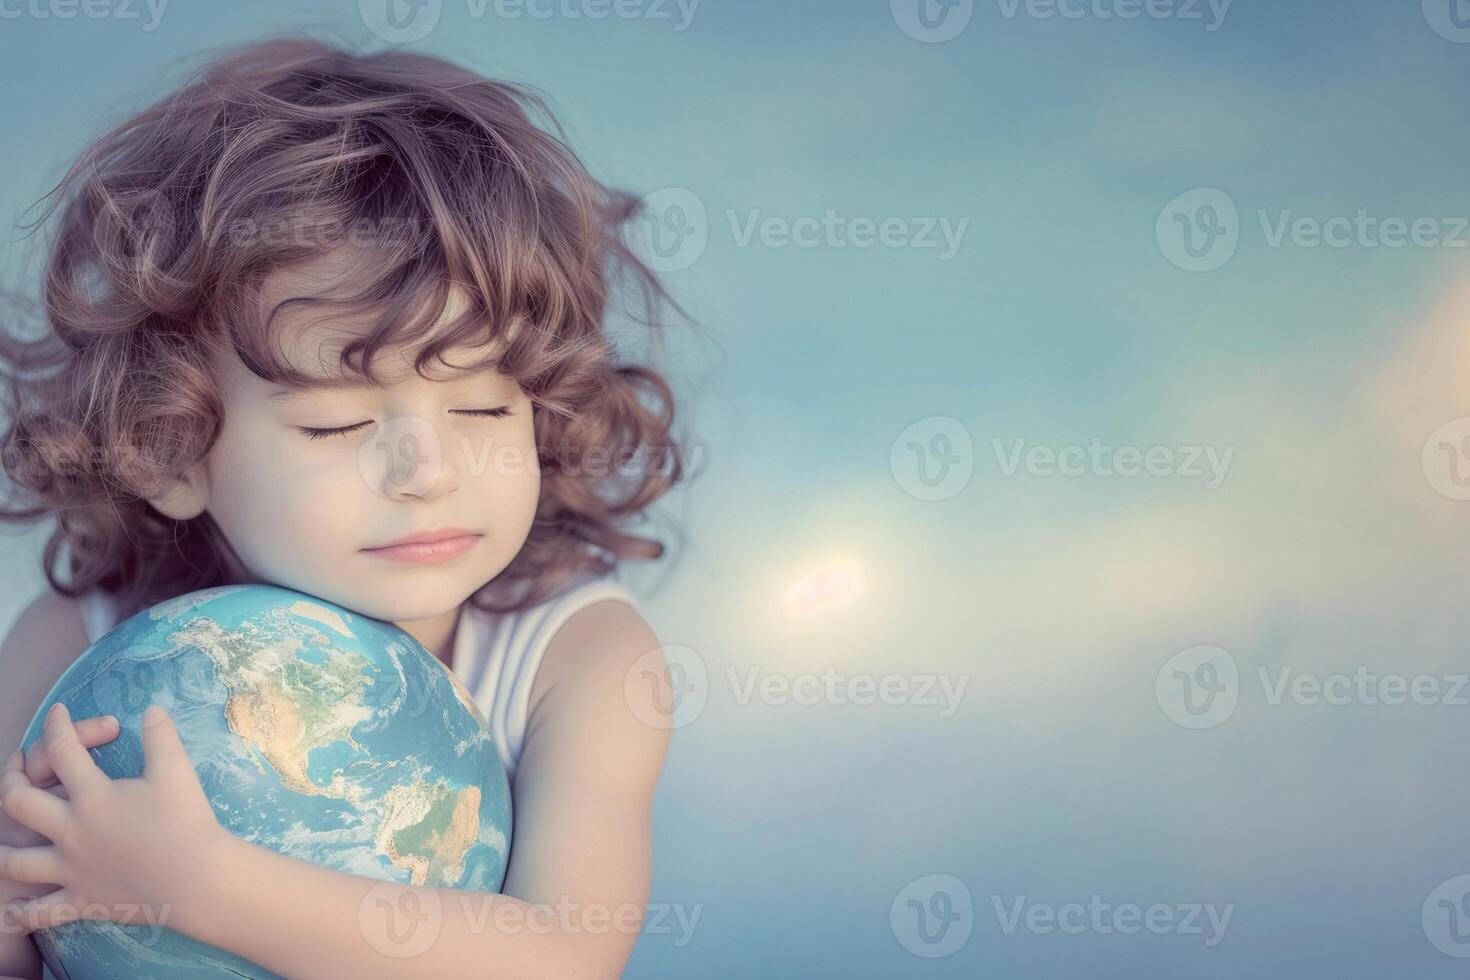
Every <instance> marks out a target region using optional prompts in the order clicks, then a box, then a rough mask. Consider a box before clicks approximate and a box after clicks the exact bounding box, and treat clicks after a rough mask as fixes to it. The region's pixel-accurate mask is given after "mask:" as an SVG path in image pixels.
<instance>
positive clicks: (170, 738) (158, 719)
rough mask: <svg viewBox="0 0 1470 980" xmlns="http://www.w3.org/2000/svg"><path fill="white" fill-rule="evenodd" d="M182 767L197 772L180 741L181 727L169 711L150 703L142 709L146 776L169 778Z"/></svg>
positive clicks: (150, 777)
mask: <svg viewBox="0 0 1470 980" xmlns="http://www.w3.org/2000/svg"><path fill="white" fill-rule="evenodd" d="M181 768H182V769H187V770H189V774H190V775H191V776H192V775H193V773H194V764H193V763H192V762H190V761H189V753H188V752H187V751H185V750H184V743H183V742H181V741H179V730H178V729H177V728H175V727H174V720H173V719H172V718H170V717H169V716H168V712H167V711H164V710H163V709H162V708H161V707H159V706H158V705H156V704H150V705H149V706H148V710H146V711H144V712H143V778H144V779H159V778H163V779H167V778H169V775H170V774H171V773H176V772H179V771H180V769H181Z"/></svg>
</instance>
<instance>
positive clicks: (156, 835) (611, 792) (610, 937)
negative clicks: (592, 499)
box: [0, 603, 669, 980]
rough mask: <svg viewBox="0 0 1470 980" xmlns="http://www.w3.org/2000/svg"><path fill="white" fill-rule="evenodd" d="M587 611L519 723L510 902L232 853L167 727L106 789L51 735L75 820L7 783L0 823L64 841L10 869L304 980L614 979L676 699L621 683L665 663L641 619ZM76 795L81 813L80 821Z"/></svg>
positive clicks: (42, 913) (632, 918)
mask: <svg viewBox="0 0 1470 980" xmlns="http://www.w3.org/2000/svg"><path fill="white" fill-rule="evenodd" d="M586 612H587V614H588V615H586V616H585V617H584V616H581V615H579V616H578V617H577V619H579V620H580V622H579V626H581V627H585V628H586V631H585V632H583V633H579V634H578V636H579V637H580V647H579V648H578V649H577V652H576V653H570V651H568V652H569V655H570V656H571V657H572V658H573V661H572V662H569V663H568V665H567V669H566V670H565V672H564V674H563V675H562V676H561V679H560V680H558V681H557V683H556V684H555V685H554V686H553V687H552V688H550V689H549V690H548V692H547V693H546V694H545V696H544V697H543V698H542V700H541V702H540V703H539V704H538V706H537V708H536V711H535V713H534V714H533V717H532V718H531V719H530V724H529V727H528V731H527V738H526V743H525V747H524V750H523V754H522V758H521V764H520V768H519V770H518V771H517V774H516V787H515V788H516V794H515V806H516V810H515V817H514V820H515V839H514V844H513V853H512V861H511V865H510V869H509V873H508V875H507V878H506V886H505V892H506V894H504V895H492V894H487V893H480V892H469V891H461V890H457V889H431V888H417V887H413V886H408V885H398V884H393V883H387V882H375V881H373V880H371V879H368V878H364V877H361V876H357V875H350V874H345V873H342V872H338V871H333V870H329V869H326V868H322V867H320V866H317V865H313V864H309V863H306V862H304V861H298V860H296V859H294V858H289V857H285V856H283V855H280V854H278V853H276V852H274V851H271V850H268V849H265V848H262V847H259V846H257V845H253V844H248V843H246V842H244V841H242V840H240V839H239V838H236V837H233V836H232V835H230V834H228V833H227V832H225V831H224V830H223V829H222V828H220V827H219V825H218V824H217V823H216V822H214V820H213V812H212V811H211V810H209V808H208V803H207V801H206V800H204V799H203V793H202V790H201V789H199V787H198V781H197V778H194V777H193V769H192V767H191V766H190V765H189V763H188V759H187V756H185V755H184V753H183V747H182V745H180V744H178V742H177V734H176V732H175V731H174V729H173V726H172V723H171V722H169V721H168V720H167V719H166V717H165V718H163V719H162V721H161V722H160V723H158V724H149V725H146V726H145V729H144V742H145V748H146V749H149V750H151V753H150V754H149V760H150V761H149V764H148V765H149V766H151V768H148V769H145V773H144V777H143V778H142V779H137V780H116V781H111V780H107V778H106V776H105V775H104V774H102V773H101V772H100V770H95V766H94V765H93V764H92V763H91V760H90V758H89V757H88V756H87V754H86V752H85V750H84V749H81V748H80V746H79V745H78V744H77V743H76V741H75V730H74V729H73V727H72V726H71V725H69V724H65V723H58V722H56V721H55V720H54V719H53V720H50V721H48V727H47V736H46V737H47V744H48V750H49V751H50V753H51V756H52V760H53V764H54V765H55V766H56V769H57V771H58V772H59V773H60V774H61V776H62V779H63V782H68V785H70V782H69V780H72V779H74V780H76V781H77V782H78V783H79V784H80V786H81V789H79V790H78V789H75V788H73V790H72V792H73V804H74V806H73V808H72V809H73V810H74V811H75V812H70V813H69V814H68V815H67V816H66V817H65V818H64V817H63V816H62V815H61V814H60V812H59V811H56V810H54V808H49V807H43V806H42V805H41V802H40V801H39V800H37V799H36V798H35V797H34V796H31V795H30V794H31V793H35V792H40V791H38V790H30V788H29V787H19V788H12V787H11V785H10V784H13V783H14V782H15V777H14V776H13V775H12V773H13V770H11V771H10V772H7V774H6V777H5V778H6V780H8V781H9V783H8V784H6V785H7V788H5V789H4V790H3V792H0V797H3V799H4V800H5V805H6V807H7V808H10V807H11V806H12V803H13V802H15V801H13V800H12V797H19V798H21V799H20V800H19V801H18V803H19V806H18V809H20V810H21V813H19V814H18V816H19V817H20V818H21V819H22V820H23V821H25V822H27V823H29V821H28V820H26V817H27V816H28V815H34V816H36V818H37V819H38V820H39V821H40V822H42V823H43V824H47V823H48V822H49V825H51V826H52V827H53V829H54V830H55V831H56V832H57V833H58V834H59V835H61V837H62V838H65V839H67V840H69V841H70V844H69V845H68V847H63V848H61V849H60V851H61V852H60V853H54V854H50V855H46V856H36V857H35V858H33V859H28V860H24V861H16V862H13V863H14V864H15V865H18V866H19V870H21V871H23V872H24V873H25V875H32V874H49V875H50V877H45V878H44V879H43V880H45V881H54V882H58V883H61V884H63V885H64V893H63V894H62V900H66V901H70V902H72V903H74V904H76V905H83V906H84V905H86V904H87V903H88V902H89V901H95V902H99V903H101V904H102V905H104V906H111V907H121V906H123V905H126V904H128V903H129V902H134V903H136V902H145V903H151V904H153V905H154V906H155V907H158V906H168V907H170V911H169V918H168V921H167V922H166V924H167V925H168V926H170V927H171V928H174V929H177V930H179V931H181V932H184V933H187V934H190V935H193V936H195V937H196V938H198V939H200V940H202V941H204V942H207V943H211V944H213V945H216V946H220V947H222V948H225V949H229V950H231V951H233V952H235V953H237V954H239V955H241V956H244V957H246V958H247V959H250V960H253V961H254V962H256V963H259V964H260V965H262V966H264V967H267V968H268V969H271V970H274V971H275V972H277V973H280V974H283V975H287V976H292V977H300V978H306V980H314V978H320V980H329V978H330V980H336V978H339V977H341V976H344V975H351V976H354V977H357V978H363V980H366V978H372V977H384V978H390V977H391V978H398V977H435V978H452V977H476V978H484V977H491V978H494V977H527V976H551V977H572V978H579V977H598V978H600V977H616V976H619V975H620V974H621V972H622V970H623V967H624V965H625V964H626V962H627V959H628V957H629V955H630V954H631V952H632V948H633V944H634V942H635V941H636V939H637V935H638V929H639V926H640V925H641V921H642V911H643V907H644V905H645V903H646V902H647V898H648V889H649V882H650V877H651V867H650V865H651V857H650V851H651V848H650V817H651V806H652V795H653V789H654V785H655V783H656V781H657V778H658V773H659V770H660V769H661V768H662V764H663V758H664V754H665V751H666V747H667V741H668V734H669V732H668V729H667V727H666V726H661V725H658V724H653V723H650V721H649V720H648V719H656V718H658V717H660V715H659V713H658V711H657V710H656V706H657V705H658V704H659V703H661V702H660V698H662V699H665V701H664V702H663V703H666V699H667V697H668V692H667V691H666V690H662V691H655V690H654V689H653V687H652V686H651V685H649V684H646V683H636V684H628V683H626V678H627V676H628V674H629V671H630V669H631V668H633V667H634V665H635V664H639V663H640V661H641V664H640V665H641V666H642V667H648V668H654V667H661V666H662V660H661V659H659V660H657V661H656V663H654V664H650V663H649V661H648V659H647V657H648V654H649V652H650V651H654V650H656V649H657V647H658V643H657V640H656V639H655V638H654V637H653V634H652V632H651V631H650V630H649V629H648V627H647V625H646V624H645V623H644V622H643V620H642V619H641V617H639V616H638V615H637V614H636V613H635V612H633V611H632V610H631V609H630V608H629V607H627V606H624V605H622V604H620V603H603V604H600V606H599V607H598V608H597V609H596V610H595V612H596V615H595V616H593V615H591V614H592V613H593V612H594V610H587V611H586ZM593 636H595V637H597V642H595V643H591V642H587V639H588V638H589V637H593ZM562 639H563V638H562V637H561V636H560V635H559V636H558V637H557V641H561V640H562ZM655 656H657V655H655ZM638 673H639V674H641V671H639V672H638ZM655 674H656V675H658V676H660V677H661V676H662V671H661V670H656V671H655ZM661 686H665V682H661ZM88 766H91V767H92V771H88V769H87V767H88ZM94 773H95V774H94ZM185 774H187V777H189V778H188V779H186V778H185ZM98 777H100V781H99V779H98ZM191 780H192V785H190V784H189V783H190V781H191ZM27 790H30V792H27ZM84 793H86V794H92V796H91V799H90V800H89V801H88V802H89V803H90V805H87V804H83V806H82V807H75V804H76V803H77V802H80V801H81V796H82V794H84ZM104 794H105V795H104ZM32 808H34V814H32ZM48 809H49V810H51V812H45V811H47V810H48ZM83 810H85V811H87V812H86V813H85V814H84V813H83V812H82V811H83ZM204 814H207V815H208V818H209V820H208V826H207V827H206V825H205V824H204V822H203V820H202V817H203V815H204ZM83 820H85V821H86V823H85V825H84V826H83V825H81V823H80V822H81V821H83ZM37 829H42V828H37ZM68 830H70V831H72V832H71V833H68V832H67V831H68ZM34 850H37V851H40V850H43V849H40V848H36V849H34ZM179 850H181V851H182V852H183V853H175V852H176V851H179ZM0 855H4V856H5V857H6V858H7V859H8V858H10V857H12V856H13V855H9V854H6V853H5V851H4V850H3V849H0ZM58 901H59V900H56V899H53V898H52V896H46V897H45V898H42V899H38V900H36V901H34V902H33V903H30V904H28V905H27V907H26V911H25V913H24V918H25V921H26V924H27V925H28V926H30V927H32V928H35V927H40V926H42V925H46V924H50V923H51V922H52V921H54V920H53V919H52V918H50V915H51V914H52V913H51V912H50V911H49V909H51V907H53V906H56V905H57V902H58ZM533 906H544V908H541V909H540V911H539V912H537V911H536V910H535V909H533ZM110 917H114V918H116V917H118V916H110Z"/></svg>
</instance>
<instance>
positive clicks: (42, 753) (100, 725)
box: [25, 715, 122, 789]
mask: <svg viewBox="0 0 1470 980" xmlns="http://www.w3.org/2000/svg"><path fill="white" fill-rule="evenodd" d="M73 724H75V725H76V728H77V737H78V738H80V739H81V742H82V744H83V745H84V746H86V747H87V748H89V749H90V748H92V747H94V746H97V745H106V744H107V743H108V742H111V741H112V740H113V739H115V738H117V736H118V733H119V732H120V731H121V730H122V729H121V726H120V725H119V724H118V721H117V718H115V717H114V716H112V715H98V716H97V717H95V718H83V719H82V720H81V721H78V722H73ZM25 770H26V775H27V776H28V777H29V778H30V780H31V785H32V786H40V787H41V788H42V789H45V788H46V787H47V786H54V785H56V784H57V783H58V782H60V779H58V778H57V775H56V770H55V769H54V768H53V767H52V765H51V757H50V756H49V755H48V754H47V752H46V740H45V739H41V738H38V739H36V740H35V741H34V742H32V743H31V747H30V748H29V749H27V750H26V757H25Z"/></svg>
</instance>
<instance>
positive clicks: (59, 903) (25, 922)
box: [4, 888, 81, 932]
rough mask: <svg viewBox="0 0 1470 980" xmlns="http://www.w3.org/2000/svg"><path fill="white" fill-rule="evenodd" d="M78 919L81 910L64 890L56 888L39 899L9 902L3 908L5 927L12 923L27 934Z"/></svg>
mask: <svg viewBox="0 0 1470 980" xmlns="http://www.w3.org/2000/svg"><path fill="white" fill-rule="evenodd" d="M79 918H81V910H80V909H79V908H78V907H77V903H76V902H75V901H73V900H72V897H71V894H70V893H69V892H68V891H67V890H66V889H65V888H58V889H56V890H55V891H54V892H50V893H48V894H46V895H42V896H41V897H39V898H31V899H27V900H26V901H23V902H19V901H17V902H10V903H8V904H7V905H6V906H5V914H4V922H5V923H6V924H7V925H9V924H10V923H12V922H14V923H15V924H16V925H18V926H19V927H20V928H22V929H24V930H25V931H27V932H34V931H35V930H37V929H50V928H52V927H53V926H59V925H62V924H63V923H66V922H72V921H74V920H76V919H79Z"/></svg>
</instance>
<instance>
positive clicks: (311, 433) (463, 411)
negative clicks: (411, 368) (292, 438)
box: [297, 407, 512, 439]
mask: <svg viewBox="0 0 1470 980" xmlns="http://www.w3.org/2000/svg"><path fill="white" fill-rule="evenodd" d="M450 412H451V413H453V414H455V415H468V416H471V417H474V418H497V419H501V418H505V417H506V416H507V415H510V414H512V413H511V410H510V409H508V408H505V407H501V408H452V409H450ZM372 424H373V423H372V422H370V421H369V422H354V423H353V424H352V425H342V426H338V427H337V428H335V429H313V428H309V427H307V426H297V428H298V429H299V430H300V431H301V433H302V434H303V435H305V436H306V438H308V439H329V438H331V437H332V436H345V435H348V434H350V433H353V432H357V431H359V430H361V429H365V428H367V427H368V426H370V425H372Z"/></svg>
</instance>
